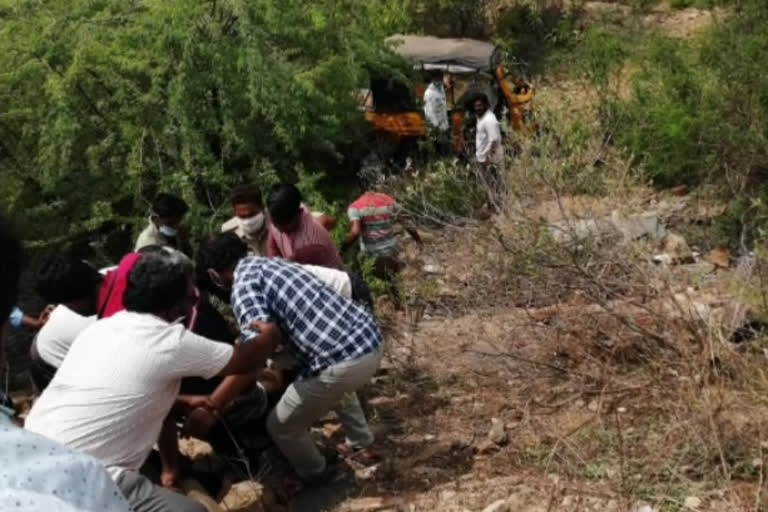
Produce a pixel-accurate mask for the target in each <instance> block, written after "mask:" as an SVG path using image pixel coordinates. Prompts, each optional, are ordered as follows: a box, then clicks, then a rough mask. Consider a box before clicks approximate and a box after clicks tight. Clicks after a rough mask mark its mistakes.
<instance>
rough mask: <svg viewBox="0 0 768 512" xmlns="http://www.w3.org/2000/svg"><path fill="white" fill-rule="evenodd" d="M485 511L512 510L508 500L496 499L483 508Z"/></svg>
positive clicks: (501, 511)
mask: <svg viewBox="0 0 768 512" xmlns="http://www.w3.org/2000/svg"><path fill="white" fill-rule="evenodd" d="M483 512H512V511H511V510H510V509H509V504H508V503H507V501H506V500H498V501H494V502H493V503H491V504H490V505H488V506H487V507H485V508H484V509H483Z"/></svg>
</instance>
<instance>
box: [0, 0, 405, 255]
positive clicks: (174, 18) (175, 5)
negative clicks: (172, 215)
mask: <svg viewBox="0 0 768 512" xmlns="http://www.w3.org/2000/svg"><path fill="white" fill-rule="evenodd" d="M395 4H396V2H388V3H386V4H385V3H383V2H379V1H378V0H364V1H358V0H354V1H353V0H341V1H338V0H334V1H330V0H321V1H317V2H312V3H311V5H308V4H306V3H305V2H299V1H297V0H288V1H280V2H278V1H277V0H255V1H245V0H180V1H175V2H163V1H158V0H145V1H142V2H134V1H128V2H107V1H104V0H95V1H94V0H72V1H68V2H60V1H54V0H42V1H38V2H26V1H22V0H0V173H1V174H2V176H3V179H2V180H0V182H1V183H0V200H2V202H3V204H4V206H5V207H6V208H8V209H10V210H13V211H14V212H16V214H17V216H18V217H19V218H20V219H19V220H20V221H21V224H22V227H23V229H24V232H25V233H26V234H27V237H28V239H29V240H30V241H31V242H33V243H35V244H37V245H50V244H54V243H57V242H70V241H73V240H77V239H83V240H86V241H93V240H97V239H103V240H104V241H108V242H109V245H110V246H111V247H112V248H113V251H114V252H115V253H119V252H122V251H123V250H125V249H126V248H127V247H128V246H129V245H130V239H131V238H132V235H133V234H134V233H135V230H137V229H139V228H140V227H141V224H143V223H144V222H145V215H146V212H147V204H148V202H149V200H151V198H152V197H153V196H154V195H155V193H156V192H158V191H160V190H168V191H175V192H177V193H179V194H180V195H183V196H184V197H185V198H186V199H187V200H188V202H189V203H190V204H191V205H192V212H191V216H190V217H191V220H192V221H193V227H194V228H195V231H196V232H197V233H198V234H199V233H200V232H202V231H203V230H204V229H208V228H209V226H211V225H214V224H215V221H216V219H212V218H211V217H212V216H215V215H217V214H220V213H221V211H222V209H221V207H222V206H225V205H226V197H227V194H228V189H229V188H230V186H231V185H233V184H235V183H238V182H240V183H242V182H243V181H257V182H259V183H261V184H263V185H267V184H269V183H272V182H274V181H276V180H278V179H283V180H290V181H296V180H298V179H299V178H300V177H301V176H302V175H317V174H320V175H321V176H324V175H325V174H326V173H328V172H329V171H335V170H338V169H344V168H345V167H348V166H349V164H350V162H349V161H347V160H345V149H346V148H349V147H350V146H354V145H356V144H358V143H359V142H361V141H362V140H363V137H364V136H365V133H366V126H365V123H364V120H363V117H362V115H361V113H360V112H359V110H358V108H357V107H358V99H357V94H358V91H359V89H360V88H361V87H365V86H366V84H367V76H368V72H369V71H370V70H381V71H382V72H385V71H386V70H389V71H391V72H392V73H395V72H397V71H398V70H399V69H400V67H399V66H400V64H399V60H398V59H397V58H395V56H394V55H392V54H391V53H389V52H388V51H386V49H385V48H384V47H383V40H384V38H385V37H386V36H387V35H388V34H390V33H392V32H396V31H398V30H400V29H401V28H402V27H403V26H404V22H403V14H402V12H401V10H399V7H400V6H398V5H395ZM305 192H308V190H307V189H306V187H305Z"/></svg>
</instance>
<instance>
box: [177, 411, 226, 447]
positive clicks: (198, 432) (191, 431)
mask: <svg viewBox="0 0 768 512" xmlns="http://www.w3.org/2000/svg"><path fill="white" fill-rule="evenodd" d="M217 421H218V418H216V415H215V414H214V413H213V412H212V411H211V409H208V408H207V407H198V408H197V409H195V410H193V411H192V412H191V413H190V414H189V416H187V421H186V423H185V424H184V429H183V430H182V434H183V435H184V436H185V437H196V438H198V439H202V438H204V437H205V436H206V435H207V434H208V432H210V431H211V429H212V428H213V427H214V426H215V425H216V422H217Z"/></svg>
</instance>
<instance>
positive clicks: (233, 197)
mask: <svg viewBox="0 0 768 512" xmlns="http://www.w3.org/2000/svg"><path fill="white" fill-rule="evenodd" d="M229 200H230V201H231V202H232V205H236V204H243V203H253V204H256V205H258V206H264V201H263V200H262V199H261V189H260V188H259V187H257V186H256V185H238V186H236V187H235V188H233V189H232V192H231V193H230V194H229Z"/></svg>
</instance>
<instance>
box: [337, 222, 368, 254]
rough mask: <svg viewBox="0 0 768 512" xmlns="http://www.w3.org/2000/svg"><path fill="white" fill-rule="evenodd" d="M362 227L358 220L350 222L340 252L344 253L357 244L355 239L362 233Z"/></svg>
mask: <svg viewBox="0 0 768 512" xmlns="http://www.w3.org/2000/svg"><path fill="white" fill-rule="evenodd" d="M362 226H363V223H362V221H361V220H360V219H357V220H353V221H352V223H351V224H350V225H349V233H347V236H346V238H345V239H344V243H343V244H342V245H341V250H342V251H346V250H347V249H349V248H350V247H352V246H353V245H354V244H355V242H357V239H358V238H360V233H361V232H362Z"/></svg>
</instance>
